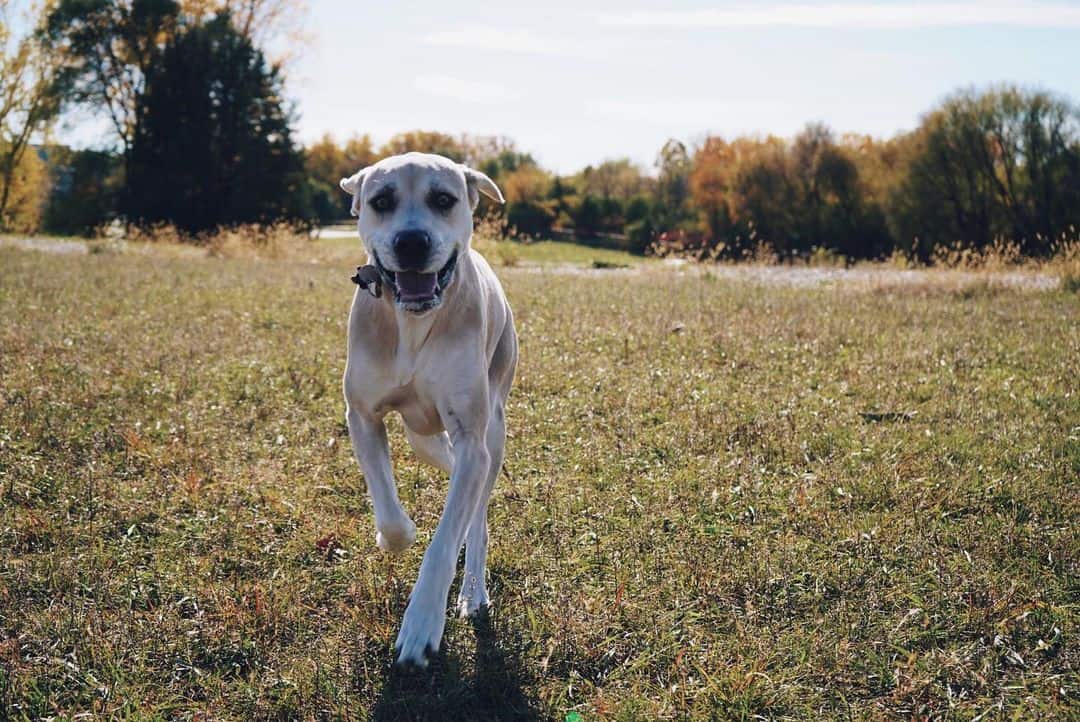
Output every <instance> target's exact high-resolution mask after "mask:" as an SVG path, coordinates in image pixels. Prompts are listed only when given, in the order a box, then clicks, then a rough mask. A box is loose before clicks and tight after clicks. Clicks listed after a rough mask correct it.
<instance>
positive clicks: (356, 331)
mask: <svg viewBox="0 0 1080 722" xmlns="http://www.w3.org/2000/svg"><path fill="white" fill-rule="evenodd" d="M340 185H341V188H342V190H344V191H345V192H347V193H350V194H352V197H353V200H352V214H353V215H354V216H356V217H357V229H358V231H359V234H360V238H361V240H362V242H363V245H364V248H365V250H366V251H367V254H368V259H369V261H370V264H371V266H369V267H367V268H366V269H360V270H361V272H364V271H365V270H366V271H367V273H366V276H365V274H364V273H361V274H358V278H356V279H354V280H356V281H357V283H359V284H361V287H360V288H357V290H356V293H355V295H354V296H353V302H352V309H351V311H350V313H349V338H348V360H347V362H346V365H345V376H344V382H343V387H344V392H345V405H346V420H347V422H348V426H349V437H350V439H351V441H352V446H353V452H354V453H355V455H356V459H357V461H358V462H359V464H360V468H361V470H362V471H363V475H364V479H365V481H366V483H367V489H368V494H369V495H370V497H371V505H372V508H373V509H374V512H375V529H376V535H375V542H376V544H377V545H378V547H379V548H380V549H382V550H384V551H387V552H392V553H396V552H401V551H403V550H404V549H405V548H407V547H408V546H409V545H410V544H412V543H413V541H414V540H415V538H416V525H415V524H413V522H412V520H411V519H410V518H409V515H408V514H407V513H406V512H405V510H404V509H403V508H402V507H401V502H400V501H399V500H398V495H397V488H396V485H395V481H394V474H393V470H392V468H391V465H390V448H389V446H388V444H387V437H386V427H385V426H384V424H383V419H384V417H385V416H386V415H387V414H388V413H390V412H391V411H397V412H398V413H399V414H400V415H401V418H402V420H403V421H404V423H405V430H406V435H407V437H408V440H409V444H410V446H412V448H413V450H414V452H415V453H416V455H417V456H418V457H419V458H420V459H421V460H423V461H425V462H427V463H429V464H431V465H432V466H435V467H436V468H438V469H441V470H443V471H445V472H447V473H449V474H450V489H449V493H448V494H447V498H446V506H445V508H444V509H443V514H442V518H441V519H440V520H439V525H438V527H437V528H436V530H435V534H434V536H433V537H432V539H431V544H430V545H429V546H428V548H427V551H426V552H425V553H424V559H423V562H422V563H421V565H420V573H419V576H418V577H417V580H416V584H415V586H414V587H413V591H412V594H411V595H410V597H409V604H408V606H407V607H406V609H405V616H404V619H403V620H402V624H401V630H400V632H399V634H398V636H397V641H396V642H395V644H394V647H395V651H396V654H397V663H398V664H400V665H408V664H415V665H418V666H421V667H423V666H426V664H427V659H428V656H429V655H430V654H434V653H435V652H437V651H438V650H439V643H440V640H441V639H442V635H443V628H444V626H445V624H446V604H447V597H448V594H449V592H450V584H451V582H452V581H453V579H454V575H455V570H456V567H457V559H458V554H459V553H460V551H461V547H462V544H464V545H465V571H464V577H463V580H462V584H461V592H460V594H459V595H458V601H457V608H458V611H459V613H460V614H461V616H472V615H475V614H477V613H478V612H480V611H481V610H483V609H485V608H486V607H487V606H488V605H489V603H490V599H489V597H488V592H487V587H486V585H485V579H484V574H485V565H486V563H487V547H488V529H487V510H488V500H489V499H490V496H491V490H492V487H493V486H494V484H495V479H496V477H497V476H498V474H499V471H500V469H501V468H502V462H503V453H504V447H505V443H506V422H505V408H506V399H507V396H508V395H509V393H510V387H511V385H512V383H513V380H514V370H515V368H516V366H517V356H518V340H517V332H516V330H515V328H514V317H513V314H512V313H511V310H510V305H509V303H508V302H507V299H506V294H505V293H504V292H503V289H502V286H501V285H500V283H499V280H498V279H497V278H496V277H495V273H494V272H493V271H492V270H491V267H490V266H489V265H488V263H487V262H486V261H485V260H484V258H483V256H481V255H480V254H479V253H477V252H476V251H474V250H472V248H471V247H470V240H471V238H472V231H473V219H472V214H473V211H474V210H475V209H476V206H477V203H478V202H479V199H480V194H481V193H483V194H484V195H486V196H488V197H490V198H492V199H493V200H495V201H497V202H499V203H502V202H504V201H503V196H502V192H501V191H500V190H499V188H498V187H497V186H496V185H495V183H494V182H493V181H492V180H491V179H490V178H489V177H488V176H486V175H484V174H483V173H481V172H480V171H477V170H474V169H472V168H469V167H467V166H465V165H462V164H459V163H455V162H454V161H452V160H450V159H448V158H444V157H442V156H438V155H430V154H424V153H405V154H404V155H398V156H393V157H390V158H385V159H383V160H381V161H379V162H378V163H375V164H374V165H371V166H369V167H367V168H364V169H363V170H361V171H359V172H358V173H356V174H355V175H353V176H351V177H349V178H342V179H341V184H340ZM360 276H365V278H366V280H362V279H361V278H360Z"/></svg>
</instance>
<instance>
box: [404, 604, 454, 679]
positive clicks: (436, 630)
mask: <svg viewBox="0 0 1080 722" xmlns="http://www.w3.org/2000/svg"><path fill="white" fill-rule="evenodd" d="M436 601H437V600H436ZM445 626H446V600H445V599H444V600H442V604H437V603H435V602H433V601H421V600H420V599H418V598H417V597H415V596H414V597H413V599H412V600H410V601H409V606H408V607H407V608H406V609H405V618H404V620H403V621H402V623H401V631H400V632H398V636H397V641H396V642H394V650H395V651H396V652H397V664H398V665H399V666H402V667H404V666H407V665H410V664H413V665H416V666H417V667H426V666H427V663H428V656H429V655H432V654H435V653H436V652H438V651H439V643H440V642H441V641H442V635H443V628H444V627H445Z"/></svg>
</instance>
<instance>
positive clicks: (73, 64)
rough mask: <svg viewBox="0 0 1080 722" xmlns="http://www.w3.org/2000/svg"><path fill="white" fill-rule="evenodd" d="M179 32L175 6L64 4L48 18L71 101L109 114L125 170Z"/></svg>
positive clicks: (79, 0) (131, 1)
mask: <svg viewBox="0 0 1080 722" xmlns="http://www.w3.org/2000/svg"><path fill="white" fill-rule="evenodd" d="M179 26H180V6H179V5H178V4H177V3H176V2H174V0H60V2H59V3H58V4H57V5H56V6H55V8H54V9H53V10H52V12H51V13H50V14H49V16H48V20H47V24H46V36H47V38H48V40H49V43H50V46H51V48H50V50H51V52H53V53H54V54H55V55H56V56H57V57H58V58H60V59H61V62H62V64H63V67H62V77H63V79H64V83H65V91H66V94H67V97H66V101H67V102H69V103H72V104H75V105H86V106H89V107H91V108H93V109H95V110H99V111H101V112H102V113H104V115H105V116H106V117H107V118H108V120H109V122H110V123H111V125H112V129H113V131H114V132H115V134H116V138H117V140H118V141H119V143H120V147H121V151H122V154H123V157H124V162H125V167H126V166H127V165H128V164H129V163H130V159H131V149H132V145H133V144H134V141H135V137H136V136H137V135H138V133H139V122H140V120H141V116H140V115H139V112H138V104H139V100H140V98H141V97H142V94H143V92H144V89H145V85H146V76H147V74H148V72H149V71H150V68H151V66H152V65H153V64H154V63H155V62H156V60H157V59H158V57H159V56H160V55H161V53H162V51H163V50H164V48H165V46H166V44H167V43H168V42H169V40H170V39H171V38H172V37H173V36H174V35H175V33H176V32H177V31H178V29H179Z"/></svg>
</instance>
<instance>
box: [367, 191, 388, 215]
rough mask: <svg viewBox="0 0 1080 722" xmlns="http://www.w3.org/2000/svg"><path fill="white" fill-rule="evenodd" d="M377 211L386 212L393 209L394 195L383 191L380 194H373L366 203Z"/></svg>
mask: <svg viewBox="0 0 1080 722" xmlns="http://www.w3.org/2000/svg"><path fill="white" fill-rule="evenodd" d="M368 205H370V206H371V207H372V208H373V209H374V210H375V211H377V212H378V213H386V212H387V211H392V210H394V197H393V196H391V195H390V194H389V193H384V194H383V195H381V196H375V197H374V198H372V199H371V201H370V202H369V203H368Z"/></svg>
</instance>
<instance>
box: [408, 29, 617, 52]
mask: <svg viewBox="0 0 1080 722" xmlns="http://www.w3.org/2000/svg"><path fill="white" fill-rule="evenodd" d="M421 40H422V42H424V43H425V44H427V45H439V46H443V47H451V48H466V49H468V50H490V51H496V52H503V53H520V54H524V55H546V56H549V57H558V58H587V57H594V56H596V54H597V51H596V48H594V47H592V46H591V45H589V44H586V43H584V42H573V41H572V40H570V39H569V38H555V37H550V36H547V37H545V36H543V35H539V34H538V33H535V32H531V31H524V30H515V29H513V28H499V27H494V26H491V25H462V26H459V27H457V28H451V29H448V30H437V31H435V32H432V33H428V34H427V35H425V36H424V37H423V38H421Z"/></svg>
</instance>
